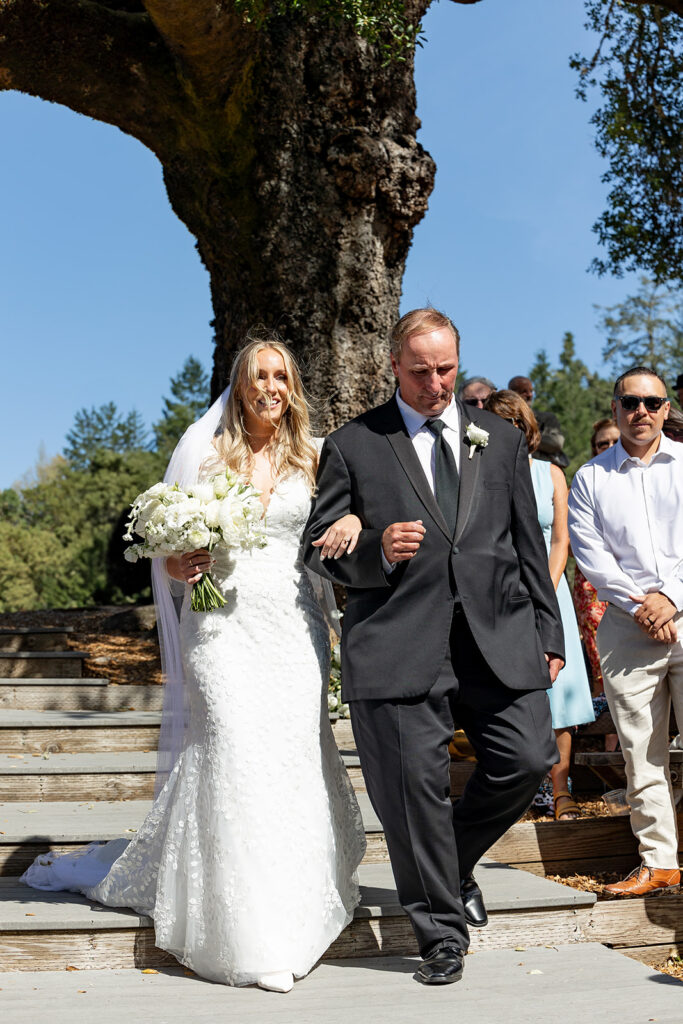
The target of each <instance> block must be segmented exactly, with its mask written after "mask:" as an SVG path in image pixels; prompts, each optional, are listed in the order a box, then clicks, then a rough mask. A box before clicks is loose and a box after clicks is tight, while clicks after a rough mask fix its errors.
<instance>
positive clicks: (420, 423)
mask: <svg viewBox="0 0 683 1024" xmlns="http://www.w3.org/2000/svg"><path fill="white" fill-rule="evenodd" d="M396 402H397V404H398V408H399V412H400V413H401V416H402V417H403V422H404V423H405V425H406V430H407V431H408V436H409V437H410V440H411V441H412V442H413V448H414V449H415V452H416V454H417V457H418V459H419V460H420V465H421V466H422V469H423V470H424V475H425V476H426V477H427V483H428V484H429V486H430V487H431V489H432V494H435V493H436V492H435V490H434V474H435V461H436V455H435V453H434V445H435V444H436V437H435V436H434V434H432V432H431V430H429V428H428V427H426V426H425V421H426V419H427V417H425V416H424V415H423V414H422V413H421V412H417V410H415V409H413V407H412V406H411V405H407V404H406V402H404V401H403V399H402V398H401V391H400V389H399V390H398V391H397V392H396ZM429 419H436V420H443V422H444V424H445V428H444V432H443V438H444V440H445V441H446V443H447V444H448V447H449V448H450V449H451V451H452V452H453V456H454V458H455V465H456V466H457V467H458V472H460V413H459V411H458V407H457V405H456V403H455V399H454V398H451V400H450V403H449V404H448V405H447V406H446V408H445V409H444V411H443V412H442V413H441V415H440V416H433V417H431V416H430V417H429Z"/></svg>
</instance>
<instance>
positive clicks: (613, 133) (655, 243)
mask: <svg viewBox="0 0 683 1024" xmlns="http://www.w3.org/2000/svg"><path fill="white" fill-rule="evenodd" d="M586 12H587V24H586V27H587V28H589V29H591V30H592V31H593V32H595V33H597V34H598V35H599V37H600V43H599V46H598V48H597V50H596V52H595V53H594V54H593V56H592V57H584V56H581V55H580V54H577V55H575V56H574V57H573V58H572V61H571V63H572V66H573V67H574V68H575V69H576V70H577V71H578V72H579V86H578V89H577V93H578V95H579V96H580V97H581V98H582V99H586V96H587V91H588V88H589V87H598V88H599V90H600V92H601V94H602V99H603V105H602V106H601V107H600V108H599V109H598V110H597V111H596V113H595V114H594V115H593V117H592V119H591V122H592V124H593V125H595V128H596V146H597V149H598V152H599V153H600V154H601V155H602V156H603V157H605V158H606V160H607V161H608V169H607V171H606V172H605V174H604V175H603V181H604V182H606V183H607V184H608V185H609V186H610V192H609V197H608V207H607V209H606V210H605V212H604V213H603V214H602V215H601V217H600V218H599V219H598V221H597V223H596V224H595V225H594V231H595V232H596V233H597V235H598V237H599V239H600V243H601V244H602V245H603V246H604V247H605V249H606V256H605V257H604V258H603V259H597V260H595V261H594V262H593V269H594V270H596V271H597V272H598V273H600V274H604V273H614V274H617V275H621V274H622V273H623V272H624V271H626V270H634V269H638V268H640V269H643V270H645V271H647V272H648V273H649V274H650V275H652V277H653V278H654V279H655V280H657V281H665V280H673V279H676V280H678V281H683V129H682V126H683V17H681V15H682V14H683V4H682V3H681V2H680V0H668V2H667V0H664V2H663V3H662V4H657V3H650V2H647V3H646V2H644V0H638V2H633V3H627V2H625V0H586Z"/></svg>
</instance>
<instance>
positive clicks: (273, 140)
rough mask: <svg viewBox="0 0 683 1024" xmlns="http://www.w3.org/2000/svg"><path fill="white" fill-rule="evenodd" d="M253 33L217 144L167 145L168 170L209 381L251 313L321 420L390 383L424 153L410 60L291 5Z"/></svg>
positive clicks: (224, 367)
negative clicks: (270, 334)
mask: <svg viewBox="0 0 683 1024" xmlns="http://www.w3.org/2000/svg"><path fill="white" fill-rule="evenodd" d="M255 42H256V47H255V48H254V49H251V51H250V58H249V61H248V63H247V66H246V67H245V69H244V77H243V79H242V83H241V86H242V90H243V91H242V93H241V95H240V97H239V98H238V99H236V100H232V99H231V102H230V107H231V108H232V109H230V107H229V109H228V110H227V111H225V113H223V112H221V116H220V118H219V121H218V124H217V126H216V127H217V132H219V133H221V134H222V133H225V131H226V127H227V128H228V132H227V138H225V140H224V142H223V143H222V144H223V145H225V147H226V149H225V152H224V155H222V156H219V157H218V159H216V154H215V153H214V152H212V151H207V149H206V148H205V147H204V146H203V145H202V146H201V147H199V148H194V147H193V148H192V151H191V153H190V154H186V153H182V154H179V155H178V156H177V157H174V156H169V157H168V158H167V159H166V160H165V161H164V170H165V180H166V185H167V189H168V194H169V198H170V200H171V203H172V205H173V207H174V209H175V210H176V211H177V212H178V213H179V215H180V216H181V218H182V219H183V220H184V221H185V223H186V224H188V226H189V227H190V229H191V230H192V231H193V233H194V234H196V236H197V239H198V248H199V252H200V254H201V257H202V260H203V261H204V264H205V265H206V267H207V269H208V270H209V273H210V275H211V291H212V296H213V307H214V311H215V317H216V319H215V332H216V352H215V362H214V375H213V391H214V393H216V392H218V391H220V390H221V388H222V387H224V386H225V383H226V380H227V376H228V371H229V366H230V363H231V358H232V354H233V352H234V351H235V349H236V347H237V346H239V344H240V343H241V342H242V340H243V339H244V336H245V334H246V333H247V331H248V330H249V328H250V327H253V326H254V325H257V324H263V325H265V326H266V327H268V328H275V329H277V330H278V331H279V332H280V333H281V334H282V335H283V336H284V338H285V339H286V340H287V341H289V342H290V343H291V345H292V347H293V349H294V351H295V352H296V353H297V355H298V356H299V357H300V359H301V361H302V363H303V365H304V368H305V375H306V378H307V381H308V385H309V389H310V391H311V394H312V396H313V399H314V403H315V402H316V400H317V405H318V409H319V416H318V417H317V418H318V420H319V426H320V427H321V428H323V429H329V428H331V427H333V426H335V425H338V424H339V423H340V422H342V421H343V420H344V419H346V418H348V417H349V416H350V415H355V414H356V413H358V412H361V411H362V410H364V409H367V408H368V407H370V406H372V405H375V404H377V402H378V401H381V400H383V399H384V398H385V397H386V396H387V395H388V394H389V393H390V389H391V380H390V373H389V361H388V345H387V338H388V334H389V330H390V328H391V325H392V323H393V322H395V320H396V318H397V313H398V305H399V299H400V294H401V280H402V276H403V270H404V266H405V260H406V256H407V253H408V249H409V247H410V242H411V238H412V230H413V227H414V225H415V224H416V223H417V222H418V221H419V220H420V218H421V217H422V216H423V214H424V212H425V210H426V206H427V197H428V196H429V193H430V191H431V189H432V185H433V179H434V165H433V162H432V160H431V158H430V157H429V155H428V154H427V153H425V151H424V150H423V149H422V147H421V146H420V145H419V144H418V143H417V142H416V139H415V134H416V131H417V128H418V127H419V122H418V120H417V118H416V116H415V91H414V85H413V79H412V72H413V69H412V60H410V61H406V62H405V63H400V64H393V65H391V66H390V67H386V68H382V67H381V62H380V58H379V57H378V56H377V54H376V52H374V51H373V49H372V48H371V47H368V46H367V45H366V44H365V43H363V42H362V41H360V40H358V39H357V38H355V37H354V36H353V35H352V33H351V32H349V31H337V32H334V33H330V31H329V28H324V27H322V26H319V25H318V26H315V25H312V24H311V23H310V21H304V20H303V19H302V20H301V21H299V22H298V23H297V22H292V21H291V20H287V21H286V22H285V21H284V19H283V20H280V21H278V22H275V23H272V24H271V25H270V26H268V28H267V30H266V31H264V32H261V33H260V34H259V36H258V37H256V39H255ZM202 142H203V140H202Z"/></svg>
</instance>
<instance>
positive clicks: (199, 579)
mask: <svg viewBox="0 0 683 1024" xmlns="http://www.w3.org/2000/svg"><path fill="white" fill-rule="evenodd" d="M134 535H137V536H138V537H139V538H140V542H138V543H133V544H131V545H130V547H128V548H127V549H126V552H125V557H126V558H127V560H128V561H129V562H136V561H137V560H138V558H166V559H167V563H166V568H167V570H168V572H169V575H171V576H173V577H174V578H175V579H179V580H182V581H183V582H185V583H189V584H191V585H192V600H191V607H192V610H193V611H196V612H197V611H201V612H208V611H212V610H213V609H214V608H221V607H222V606H223V605H224V604H225V599H224V598H223V595H222V594H221V592H220V591H219V590H218V588H217V587H216V584H215V582H214V580H213V579H212V577H211V574H210V572H209V570H210V568H211V565H212V558H211V552H212V551H213V550H214V549H215V548H217V547H222V548H224V549H226V550H227V549H230V548H250V547H263V546H264V545H265V543H266V535H265V522H264V515H263V505H262V504H261V501H260V497H259V492H258V491H257V490H256V489H255V488H254V487H252V485H251V484H245V483H243V482H241V481H240V480H239V479H238V477H237V476H236V475H235V474H234V473H231V472H230V471H229V470H225V471H224V472H222V473H219V474H218V475H217V476H214V477H212V479H211V480H207V481H206V482H203V483H197V484H194V485H193V486H192V487H191V488H189V489H188V490H186V491H184V490H182V489H181V488H180V487H178V485H177V484H165V483H158V484H154V486H153V487H150V488H148V490H146V491H144V492H143V493H142V494H139V495H138V496H137V498H136V499H135V501H134V502H133V505H132V508H131V511H130V515H129V518H128V523H127V526H126V532H125V534H124V540H127V541H132V540H133V539H134Z"/></svg>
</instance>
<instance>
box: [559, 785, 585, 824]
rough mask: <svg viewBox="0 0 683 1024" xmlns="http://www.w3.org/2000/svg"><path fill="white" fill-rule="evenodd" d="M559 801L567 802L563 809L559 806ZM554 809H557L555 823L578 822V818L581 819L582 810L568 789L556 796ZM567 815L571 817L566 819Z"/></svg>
mask: <svg viewBox="0 0 683 1024" xmlns="http://www.w3.org/2000/svg"><path fill="white" fill-rule="evenodd" d="M558 800H564V801H565V803H564V804H563V806H562V808H561V809H560V808H559V807H558V806H557V801H558ZM553 807H554V809H555V821H576V819H577V818H580V817H581V808H580V807H579V805H578V804H577V803H576V802H575V800H574V797H573V796H572V795H571V793H570V792H569V790H567V789H563V790H562V791H561V792H560V793H556V794H555V797H554V799H553ZM566 814H569V815H570V817H569V818H565V817H564V815H566Z"/></svg>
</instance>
